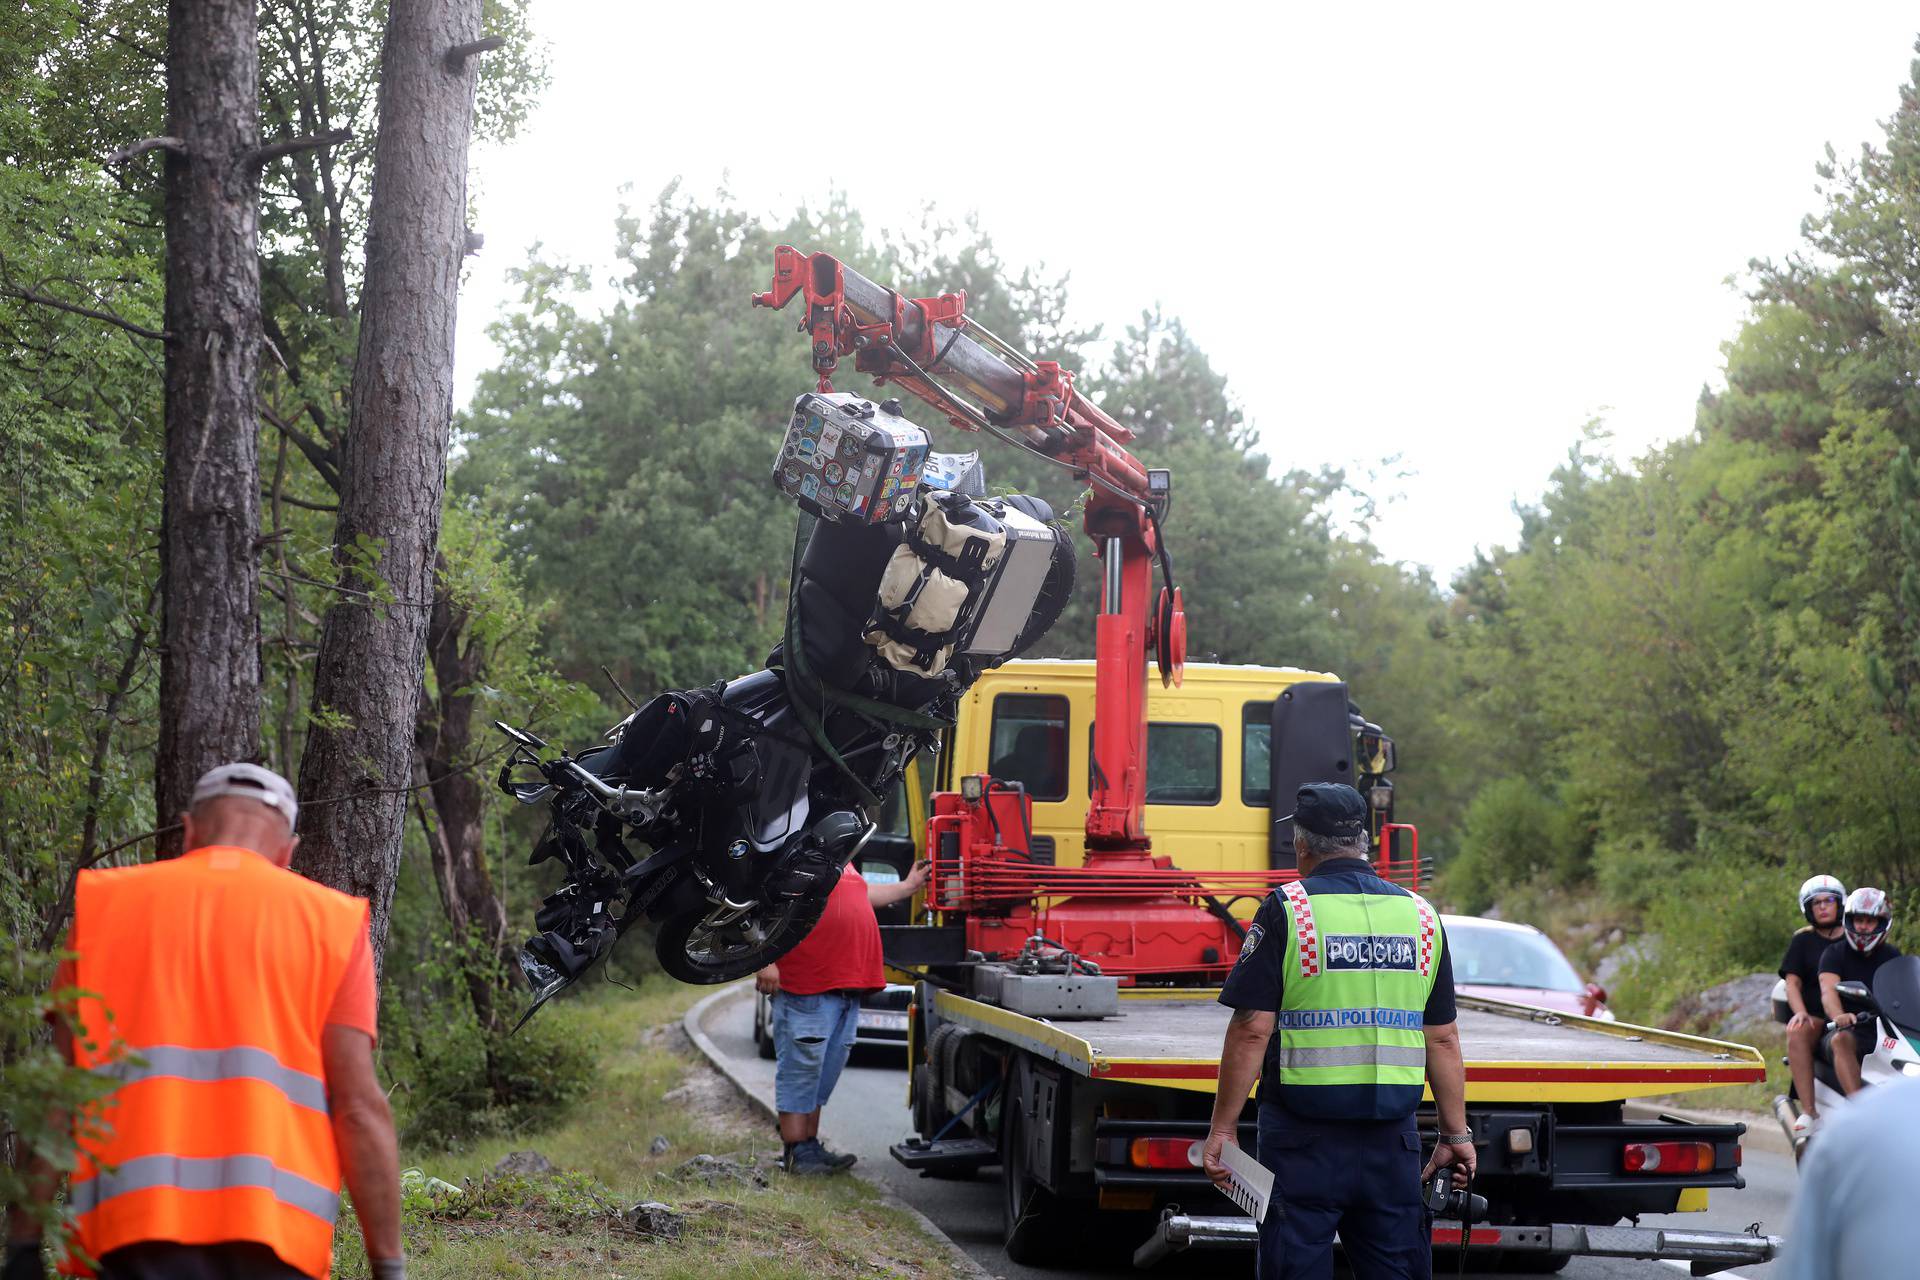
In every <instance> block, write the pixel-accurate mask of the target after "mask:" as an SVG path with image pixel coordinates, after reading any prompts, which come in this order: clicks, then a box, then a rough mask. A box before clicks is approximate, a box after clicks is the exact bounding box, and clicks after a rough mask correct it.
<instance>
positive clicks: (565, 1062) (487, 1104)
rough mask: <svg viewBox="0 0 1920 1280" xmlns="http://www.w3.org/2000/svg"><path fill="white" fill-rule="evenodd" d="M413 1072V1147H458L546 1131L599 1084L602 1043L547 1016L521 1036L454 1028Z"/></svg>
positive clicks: (408, 1119) (409, 1126)
mask: <svg viewBox="0 0 1920 1280" xmlns="http://www.w3.org/2000/svg"><path fill="white" fill-rule="evenodd" d="M424 1046H425V1047H424V1050H423V1052H422V1054H421V1056H420V1057H419V1058H418V1059H417V1060H416V1061H415V1062H414V1063H412V1064H411V1067H410V1070H409V1071H408V1072H407V1075H408V1077H409V1078H408V1089H409V1100H408V1103H407V1105H406V1107H405V1126H406V1127H405V1135H406V1140H407V1142H408V1143H410V1144H412V1145H415V1146H419V1147H422V1148H429V1149H444V1148H457V1147H462V1146H465V1145H467V1144H468V1143H470V1142H472V1141H473V1140H474V1139H476V1138H480V1137H486V1136H490V1135H494V1134H510V1133H519V1132H523V1131H525V1130H529V1129H539V1128H544V1127H545V1126H547V1125H550V1124H552V1123H554V1122H555V1121H556V1120H557V1119H559V1118H560V1117H561V1116H563V1115H564V1114H565V1113H566V1112H567V1110H568V1109H569V1108H570V1107H571V1106H572V1105H573V1104H574V1103H575V1102H577V1101H578V1100H579V1099H580V1098H582V1097H584V1096H585V1095H586V1093H587V1090H588V1088H589V1087H590V1086H591V1084H592V1082H593V1075H594V1070H595V1067H596V1063H597V1055H598V1053H599V1050H600V1046H599V1045H597V1044H596V1043H595V1042H593V1041H591V1040H586V1039H582V1038H580V1037H578V1036H576V1035H574V1034H572V1033H571V1030H570V1028H569V1026H568V1023H567V1020H566V1019H565V1018H564V1017H562V1016H557V1015H556V1014H555V1013H544V1014H543V1015H542V1016H541V1017H538V1018H535V1019H534V1020H533V1021H532V1022H529V1023H528V1024H527V1025H526V1026H525V1027H523V1028H522V1029H521V1031H520V1033H519V1034H518V1035H507V1034H505V1033H504V1032H498V1031H496V1032H485V1031H482V1030H481V1029H479V1028H478V1027H461V1028H457V1029H449V1030H448V1031H445V1032H442V1033H440V1034H436V1035H434V1036H433V1037H431V1038H430V1039H428V1040H426V1041H425V1042H424Z"/></svg>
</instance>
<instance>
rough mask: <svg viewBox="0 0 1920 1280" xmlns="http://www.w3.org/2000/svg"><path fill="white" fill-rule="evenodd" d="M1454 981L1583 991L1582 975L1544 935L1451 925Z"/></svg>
mask: <svg viewBox="0 0 1920 1280" xmlns="http://www.w3.org/2000/svg"><path fill="white" fill-rule="evenodd" d="M1447 946H1448V947H1450V948H1451V949H1452V951H1453V980H1454V981H1455V982H1458V983H1463V984H1467V985H1470V986H1479V987H1537V988H1539V989H1540V990H1542V991H1579V990H1581V989H1582V984H1581V982H1580V975H1578V974H1576V973H1575V972H1574V971H1573V966H1572V965H1570V964H1568V963H1567V958H1566V957H1565V956H1563V955H1561V954H1560V950H1559V948H1557V947H1555V946H1554V945H1553V943H1552V942H1551V941H1549V940H1548V939H1547V937H1546V936H1545V935H1544V934H1538V933H1530V932H1529V933H1522V932H1520V931H1518V930H1514V929H1489V928H1485V927H1483V926H1476V925H1470V924H1449V925H1448V926H1447Z"/></svg>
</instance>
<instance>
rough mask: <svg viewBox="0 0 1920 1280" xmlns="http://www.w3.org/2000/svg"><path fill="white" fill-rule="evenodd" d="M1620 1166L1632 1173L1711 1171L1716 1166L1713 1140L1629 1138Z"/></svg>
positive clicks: (1623, 1149)
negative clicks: (1649, 1140) (1677, 1140)
mask: <svg viewBox="0 0 1920 1280" xmlns="http://www.w3.org/2000/svg"><path fill="white" fill-rule="evenodd" d="M1620 1167H1621V1168H1623V1169H1625V1170H1626V1171H1627V1172H1628V1173H1707V1172H1709V1171H1711V1170H1712V1168H1713V1144H1712V1143H1710V1142H1629V1143H1627V1144H1626V1145H1625V1146H1623V1147H1621V1148H1620Z"/></svg>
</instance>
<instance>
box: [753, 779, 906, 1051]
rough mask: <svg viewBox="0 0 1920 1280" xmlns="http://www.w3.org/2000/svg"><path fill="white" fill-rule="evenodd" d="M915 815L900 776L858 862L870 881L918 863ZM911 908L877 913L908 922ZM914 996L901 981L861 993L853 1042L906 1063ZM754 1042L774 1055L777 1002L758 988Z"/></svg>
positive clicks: (886, 920)
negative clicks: (894, 1054) (898, 1055)
mask: <svg viewBox="0 0 1920 1280" xmlns="http://www.w3.org/2000/svg"><path fill="white" fill-rule="evenodd" d="M911 821H912V819H911V817H910V816H909V810H908V807H907V803H906V793H905V791H904V789H903V787H902V784H901V783H899V782H895V783H894V784H893V791H892V793H891V794H889V795H888V797H887V801H886V806H885V808H884V809H883V810H882V812H881V815H880V830H878V831H876V832H874V834H873V836H872V838H870V839H869V840H868V841H867V842H866V844H864V845H862V846H861V847H860V855H859V861H858V862H857V863H856V864H855V865H856V866H858V867H859V869H860V874H861V875H863V876H865V877H866V878H867V879H868V881H870V882H871V883H874V884H893V883H897V882H898V881H899V880H900V878H901V877H902V876H904V875H906V873H907V872H909V871H911V870H912V869H913V859H914V845H913V835H912V832H911V827H910V825H909V824H910V822H911ZM911 910H912V904H911V903H907V902H896V903H894V904H893V905H892V906H890V907H881V908H880V909H879V910H878V911H877V912H875V914H876V915H878V916H879V918H880V923H881V924H909V923H911ZM912 1000H913V988H912V987H910V986H905V985H903V984H901V983H897V982H892V983H888V984H887V986H886V987H885V988H884V989H882V990H880V991H875V992H873V993H872V994H870V995H868V996H866V997H865V998H864V999H862V1000H861V1001H860V1021H859V1024H858V1026H857V1027H856V1028H855V1030H854V1036H853V1045H854V1048H856V1049H860V1048H865V1049H871V1050H875V1051H877V1052H881V1053H889V1052H894V1051H898V1052H900V1053H901V1054H902V1055H903V1056H902V1057H901V1059H900V1060H901V1064H902V1065H905V1062H906V1059H905V1057H904V1052H905V1050H906V1047H907V1005H908V1004H910V1003H911V1002H912ZM753 1042H754V1044H755V1046H757V1047H758V1048H759V1050H760V1056H761V1057H763V1058H767V1059H769V1060H771V1059H772V1057H773V1008H772V1001H771V1000H770V999H769V998H768V997H766V996H764V995H757V994H756V995H755V996H754V998H753Z"/></svg>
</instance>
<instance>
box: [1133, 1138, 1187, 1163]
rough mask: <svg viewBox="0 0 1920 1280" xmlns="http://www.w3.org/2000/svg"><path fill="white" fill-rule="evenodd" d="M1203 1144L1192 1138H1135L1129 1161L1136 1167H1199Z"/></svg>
mask: <svg viewBox="0 0 1920 1280" xmlns="http://www.w3.org/2000/svg"><path fill="white" fill-rule="evenodd" d="M1201 1145H1202V1144H1200V1143H1198V1142H1195V1141H1194V1140H1193V1139H1192V1138H1135V1139H1134V1140H1133V1141H1132V1142H1131V1143H1129V1144H1128V1146H1127V1163H1129V1164H1131V1165H1132V1166H1133V1167H1134V1168H1136V1169H1198V1168H1199V1167H1200V1149H1201Z"/></svg>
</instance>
